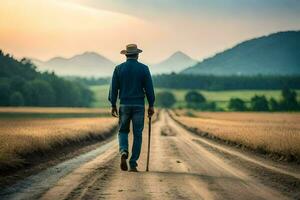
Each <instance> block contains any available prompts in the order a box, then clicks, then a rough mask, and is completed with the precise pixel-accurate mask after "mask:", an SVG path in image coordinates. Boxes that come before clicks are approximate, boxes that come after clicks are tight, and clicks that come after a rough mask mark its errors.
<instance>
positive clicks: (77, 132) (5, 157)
mask: <svg viewBox="0 0 300 200" xmlns="http://www.w3.org/2000/svg"><path fill="white" fill-rule="evenodd" d="M3 110H5V112H8V111H9V112H30V113H32V112H49V111H51V112H56V113H57V112H62V113H65V112H73V113H78V112H91V111H92V112H99V110H96V109H95V111H93V110H90V109H86V110H85V109H65V108H57V109H55V108H53V109H49V108H38V109H31V110H30V109H29V108H21V109H16V108H13V109H12V108H11V109H9V108H7V109H1V111H0V112H2V111H3ZM3 112H4V111H3ZM103 112H107V111H103ZM116 125H117V120H116V119H115V118H112V117H100V118H99V117H92V118H90V117H89V118H87V117H85V118H72V117H71V118H13V119H12V118H1V119H0V138H1V140H0V168H1V167H5V166H18V165H20V164H22V162H23V160H22V155H26V154H28V153H33V152H43V151H47V150H51V149H52V148H53V147H57V146H59V145H64V144H66V143H68V142H71V141H74V142H75V141H83V140H85V139H87V138H91V137H93V136H100V135H103V134H105V133H108V132H110V131H111V130H112V129H113V128H114V127H115V126H116Z"/></svg>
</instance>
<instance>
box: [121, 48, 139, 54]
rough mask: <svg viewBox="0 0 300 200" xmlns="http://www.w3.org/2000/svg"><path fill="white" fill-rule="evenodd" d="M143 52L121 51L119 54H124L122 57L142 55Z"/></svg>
mask: <svg viewBox="0 0 300 200" xmlns="http://www.w3.org/2000/svg"><path fill="white" fill-rule="evenodd" d="M142 52H143V50H141V49H137V50H136V51H126V50H122V51H121V52H120V53H121V54H124V55H133V54H139V53H142Z"/></svg>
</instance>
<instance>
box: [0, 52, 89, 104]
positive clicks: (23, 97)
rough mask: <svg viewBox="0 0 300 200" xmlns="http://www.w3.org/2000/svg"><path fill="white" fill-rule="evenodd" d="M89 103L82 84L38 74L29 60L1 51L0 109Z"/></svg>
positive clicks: (86, 92) (86, 89) (85, 88)
mask: <svg viewBox="0 0 300 200" xmlns="http://www.w3.org/2000/svg"><path fill="white" fill-rule="evenodd" d="M92 100H93V94H92V92H91V91H90V90H89V89H88V88H87V87H86V86H85V85H84V84H82V83H78V82H74V81H69V80H65V79H63V78H60V77H58V76H57V75H55V74H54V73H53V72H52V73H49V72H44V73H41V72H38V71H37V69H36V66H35V65H33V64H32V63H31V61H30V60H28V59H22V60H20V61H19V60H17V59H15V58H13V56H11V55H9V54H4V52H3V51H1V50H0V106H61V107H63V106H66V107H68V106H71V107H86V106H90V103H91V102H92Z"/></svg>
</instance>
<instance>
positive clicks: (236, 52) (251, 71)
mask: <svg viewBox="0 0 300 200" xmlns="http://www.w3.org/2000/svg"><path fill="white" fill-rule="evenodd" d="M181 73H183V74H202V75H217V76H219V75H221V76H224V75H247V76H251V75H300V31H286V32H278V33H274V34H270V35H268V36H263V37H259V38H255V39H251V40H248V41H245V42H242V43H240V44H238V45H236V46H234V47H233V48H231V49H228V50H225V51H223V52H221V53H218V54H216V55H215V56H213V57H211V58H207V59H205V60H203V61H202V62H200V63H198V64H196V65H195V66H192V67H189V68H187V69H185V70H183V71H182V72H181Z"/></svg>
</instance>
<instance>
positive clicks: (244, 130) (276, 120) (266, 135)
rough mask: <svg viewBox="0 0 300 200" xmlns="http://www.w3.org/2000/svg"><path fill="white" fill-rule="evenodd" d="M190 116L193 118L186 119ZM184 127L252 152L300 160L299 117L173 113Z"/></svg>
mask: <svg viewBox="0 0 300 200" xmlns="http://www.w3.org/2000/svg"><path fill="white" fill-rule="evenodd" d="M190 112H193V115H192V117H188V116H187V115H190ZM174 116H175V118H176V119H177V120H178V121H180V122H181V123H182V124H183V125H186V126H188V127H191V128H194V129H197V130H200V131H201V132H207V133H209V134H210V135H213V136H215V137H217V138H220V139H223V140H225V141H230V142H234V143H237V144H242V145H244V146H247V147H250V148H251V149H255V150H262V151H265V152H270V153H275V154H279V155H284V156H293V157H295V158H296V159H297V160H300V124H299V121H300V114H299V113H239V112H226V113H224V112H220V113H211V112H195V111H188V112H186V111H183V110H181V111H178V110H177V111H176V115H174Z"/></svg>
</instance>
